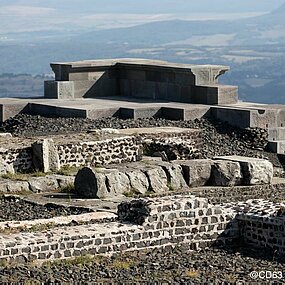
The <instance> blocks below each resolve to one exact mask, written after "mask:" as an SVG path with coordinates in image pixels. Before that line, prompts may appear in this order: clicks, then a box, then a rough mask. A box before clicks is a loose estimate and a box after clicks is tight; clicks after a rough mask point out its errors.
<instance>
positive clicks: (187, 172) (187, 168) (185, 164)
mask: <svg viewBox="0 0 285 285" xmlns="http://www.w3.org/2000/svg"><path fill="white" fill-rule="evenodd" d="M173 163H174V164H178V165H180V166H181V167H182V170H183V176H184V179H185V181H186V183H187V185H188V186H189V187H198V186H204V185H206V184H207V182H208V181H209V179H210V176H211V165H212V161H211V160H210V159H193V160H175V161H173Z"/></svg>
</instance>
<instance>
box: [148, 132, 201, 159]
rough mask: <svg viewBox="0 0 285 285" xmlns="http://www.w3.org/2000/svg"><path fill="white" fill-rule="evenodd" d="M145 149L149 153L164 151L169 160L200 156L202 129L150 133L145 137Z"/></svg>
mask: <svg viewBox="0 0 285 285" xmlns="http://www.w3.org/2000/svg"><path fill="white" fill-rule="evenodd" d="M143 146H144V151H145V153H146V154H147V155H153V154H155V153H157V152H159V153H160V154H162V153H164V155H165V158H166V159H167V160H176V159H178V160H179V159H197V158H200V157H201V156H202V155H201V149H202V147H203V142H202V139H201V131H200V130H191V131H185V132H182V133H173V134H171V133H165V134H160V135H159V136H155V135H148V136H144V139H143Z"/></svg>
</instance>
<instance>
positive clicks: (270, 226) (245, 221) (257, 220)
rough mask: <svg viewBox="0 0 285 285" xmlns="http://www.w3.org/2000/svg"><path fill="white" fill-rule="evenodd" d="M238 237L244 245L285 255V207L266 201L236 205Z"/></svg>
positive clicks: (250, 201)
mask: <svg viewBox="0 0 285 285" xmlns="http://www.w3.org/2000/svg"><path fill="white" fill-rule="evenodd" d="M236 207H238V208H239V209H238V214H237V216H236V220H237V221H238V225H239V229H240V236H241V237H242V239H243V240H244V242H245V243H247V244H251V245H253V246H255V247H263V248H268V249H271V250H273V251H275V252H276V254H282V255H283V254H284V253H285V232H284V229H285V205H284V204H283V203H272V202H269V201H266V200H261V199H258V200H249V201H247V202H246V203H238V204H237V205H236Z"/></svg>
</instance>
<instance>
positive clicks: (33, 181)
mask: <svg viewBox="0 0 285 285" xmlns="http://www.w3.org/2000/svg"><path fill="white" fill-rule="evenodd" d="M28 183H29V187H30V190H31V191H33V192H35V193H40V192H49V191H54V190H56V189H58V187H59V184H58V182H57V180H56V178H53V177H31V178H29V180H28Z"/></svg>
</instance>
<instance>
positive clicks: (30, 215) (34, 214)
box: [0, 196, 90, 222]
mask: <svg viewBox="0 0 285 285" xmlns="http://www.w3.org/2000/svg"><path fill="white" fill-rule="evenodd" d="M15 209H17V210H15ZM88 212H90V210H88V209H84V208H77V207H64V206H58V205H55V204H46V205H39V204H35V203H32V202H28V201H24V200H22V199H19V198H17V197H12V196H9V197H1V198H0V222H4V221H25V220H35V219H50V218H53V217H58V216H69V215H79V214H84V213H88Z"/></svg>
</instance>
